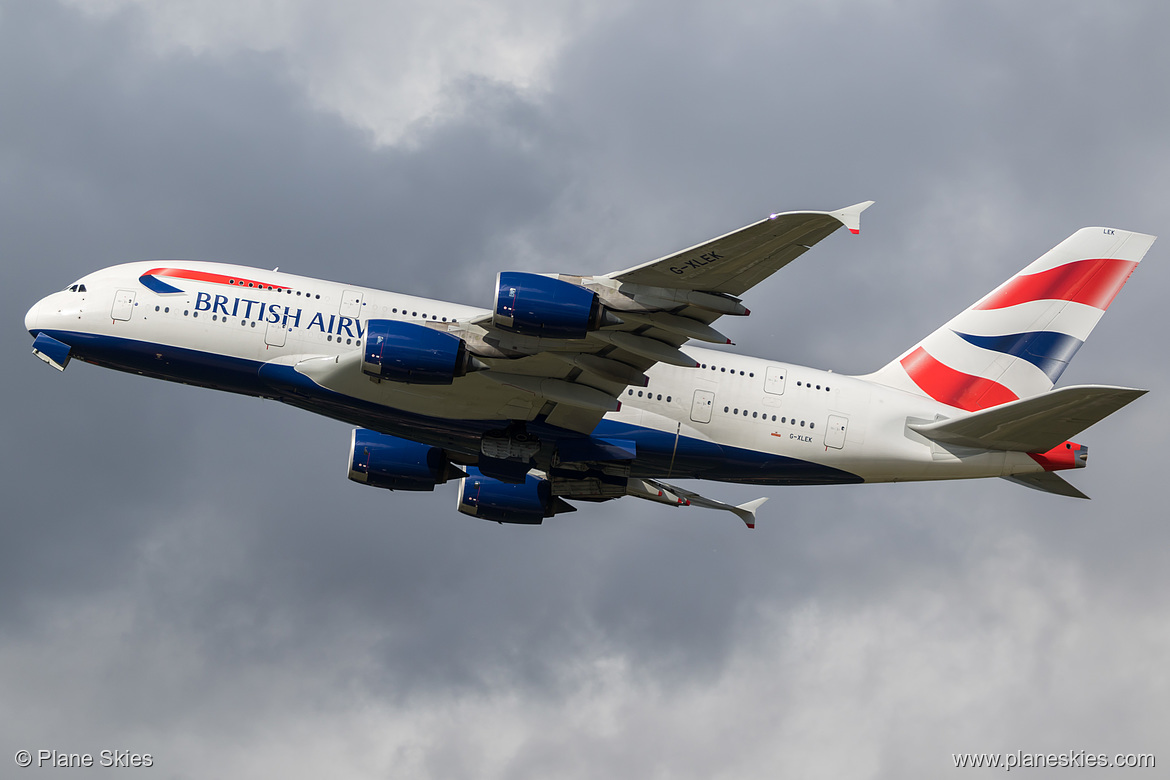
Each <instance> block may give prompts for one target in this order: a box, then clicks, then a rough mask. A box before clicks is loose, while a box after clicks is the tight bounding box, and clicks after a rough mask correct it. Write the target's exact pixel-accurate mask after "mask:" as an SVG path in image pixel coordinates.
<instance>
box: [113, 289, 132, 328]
mask: <svg viewBox="0 0 1170 780" xmlns="http://www.w3.org/2000/svg"><path fill="white" fill-rule="evenodd" d="M134 295H135V293H134V291H133V290H118V291H117V292H115V293H114V308H113V309H111V310H110V319H114V320H123V321H125V320H128V319H130V315H132V314H134Z"/></svg>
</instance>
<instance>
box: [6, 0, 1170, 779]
mask: <svg viewBox="0 0 1170 780" xmlns="http://www.w3.org/2000/svg"><path fill="white" fill-rule="evenodd" d="M729 6H730V7H729ZM1167 30H1170V5H1167V4H1166V3H1164V2H1160V1H1151V2H1125V3H1100V2H1083V3H1077V2H1029V3H1018V2H987V3H930V2H899V3H889V2H847V1H846V0H839V1H836V2H811V1H810V2H777V1H776V0H769V1H768V2H764V1H763V0H757V1H754V2H743V3H736V4H727V3H715V2H708V3H702V2H665V1H662V2H624V3H618V2H603V3H589V2H573V1H571V0H514V1H513V0H503V1H500V2H491V3H484V2H476V1H474V0H464V1H462V2H461V1H459V0H454V1H451V2H442V1H436V2H430V3H426V4H421V3H386V2H380V1H376V0H368V1H367V2H362V1H361V0H351V1H350V2H324V1H320V2H314V1H313V0H283V1H281V0H274V1H272V2H264V3H258V2H253V3H241V2H239V1H238V0H230V1H228V0H222V1H221V0H201V1H200V2H191V1H189V0H174V1H168V0H159V2H146V1H145V0H138V1H135V0H94V1H93V2H80V1H78V2H63V3H57V2H44V1H43V0H37V1H36V2H34V1H33V0H23V1H22V0H0V273H2V276H0V305H2V311H3V312H5V321H6V323H7V327H5V328H3V329H0V348H2V349H3V356H4V359H5V362H6V364H7V366H8V368H7V370H6V371H5V374H4V377H5V381H4V383H3V389H2V391H0V392H3V398H4V405H3V406H4V410H5V411H4V412H3V416H2V417H0V425H2V427H0V480H2V482H0V485H2V487H3V493H2V494H3V502H4V504H3V506H4V511H3V513H2V514H3V518H4V519H3V521H2V528H3V537H2V541H0V735H2V736H0V749H2V750H0V762H9V761H11V760H12V756H13V754H14V753H15V751H17V750H19V749H29V750H33V751H34V752H35V751H36V750H38V749H41V748H44V749H54V748H55V749H58V750H62V751H69V752H91V753H93V754H95V755H96V754H97V753H98V752H99V751H101V750H105V749H111V750H114V749H116V750H131V751H137V752H141V753H150V754H152V755H153V757H154V764H155V766H154V768H153V769H152V770H150V772H151V773H152V776H154V777H167V778H203V777H223V778H251V777H257V776H271V777H275V776H282V777H292V778H319V777H355V778H375V777H395V778H398V777H404V778H443V779H444V780H446V779H448V778H550V777H566V778H613V777H670V778H713V777H720V778H737V779H738V778H775V777H804V778H840V777H855V778H905V777H937V776H941V775H943V774H946V773H948V772H951V771H956V770H953V762H952V758H951V754H952V753H955V752H985V751H988V752H990V751H994V752H1015V751H1016V750H1023V751H1024V752H1036V753H1039V752H1044V753H1048V752H1060V751H1069V750H1074V751H1075V750H1086V751H1089V752H1092V753H1116V752H1125V753H1131V752H1132V753H1154V754H1156V756H1157V760H1158V765H1159V769H1158V770H1156V771H1153V772H1150V771H1147V772H1142V771H1140V770H1133V771H1135V772H1136V773H1137V774H1136V775H1135V776H1138V775H1140V776H1142V777H1146V776H1155V775H1159V776H1161V775H1163V773H1165V772H1166V769H1165V767H1168V766H1170V736H1168V735H1170V672H1168V671H1167V664H1166V659H1167V658H1170V567H1168V566H1167V565H1166V556H1167V550H1168V548H1170V524H1167V522H1166V520H1165V509H1164V505H1165V494H1164V493H1163V491H1162V487H1163V486H1164V483H1165V479H1166V476H1165V469H1166V462H1165V456H1164V449H1165V446H1164V445H1165V442H1166V438H1167V422H1168V419H1170V400H1168V399H1170V392H1168V389H1170V370H1168V368H1167V361H1166V346H1165V345H1166V343H1167V333H1166V330H1167V327H1166V322H1167V318H1166V306H1165V291H1166V290H1167V289H1170V262H1167V260H1168V258H1167V249H1168V248H1170V229H1168V227H1170V221H1168V219H1167V204H1168V203H1170V185H1168V182H1170V146H1168V144H1170V105H1168V102H1167V86H1166V85H1167V80H1168V78H1170V47H1168V46H1167V45H1166V33H1167ZM869 199H873V200H875V201H877V204H876V205H875V206H874V207H873V208H871V209H870V210H869V211H867V212H866V213H865V215H864V218H863V221H862V232H861V235H860V236H856V237H854V236H849V235H841V234H835V235H834V236H832V237H831V238H830V239H828V240H826V241H825V242H823V243H822V244H820V245H818V246H817V247H816V248H815V250H814V251H812V252H809V253H808V254H806V255H805V256H803V257H802V258H801V259H800V260H799V261H798V262H796V263H794V264H793V265H792V266H790V267H788V268H786V269H784V271H783V272H781V273H780V274H778V275H776V276H774V277H773V278H772V279H770V280H768V281H766V282H765V283H763V284H762V285H760V286H759V287H758V288H756V289H755V290H753V291H751V292H750V293H749V294H748V296H747V299H746V303H747V304H748V306H749V307H750V308H751V309H752V311H753V314H752V317H751V318H749V319H748V320H744V321H740V320H737V321H735V322H725V323H724V325H723V326H721V327H722V328H723V329H724V330H726V331H727V333H728V335H729V336H731V337H732V338H733V339H734V340H735V341H736V342H737V343H738V347H736V349H737V350H739V351H742V352H744V353H747V354H753V355H758V356H761V357H766V358H774V359H781V360H790V361H794V362H798V363H804V364H809V365H813V366H816V367H820V368H831V369H833V370H834V371H838V372H850V373H864V372H868V371H871V370H873V369H875V368H877V367H878V366H880V365H882V364H884V363H885V362H887V361H888V360H889V359H891V358H892V357H894V356H896V355H897V354H898V353H900V352H901V351H902V350H903V349H905V348H906V347H908V346H909V345H911V344H913V343H914V342H915V341H917V340H918V339H919V338H920V337H922V336H923V335H925V334H926V333H928V332H930V331H931V330H933V329H934V328H935V327H937V326H938V325H939V324H941V323H942V322H944V321H945V320H946V319H947V318H949V317H950V316H951V315H952V314H954V313H955V312H957V311H959V310H960V309H962V308H964V307H965V306H967V305H968V304H969V303H970V302H972V301H973V300H975V299H976V298H978V297H979V296H981V295H982V294H984V293H985V292H987V291H988V290H990V289H991V288H992V287H994V286H995V285H997V284H999V283H1000V282H1001V281H1002V280H1003V279H1005V278H1007V277H1008V276H1010V275H1012V274H1014V273H1015V272H1016V271H1017V270H1019V269H1020V268H1022V267H1023V266H1024V265H1025V264H1027V263H1028V262H1030V261H1031V260H1033V259H1034V258H1036V257H1037V256H1039V255H1040V254H1042V253H1043V252H1045V251H1046V250H1047V249H1049V248H1050V247H1052V246H1053V245H1055V244H1056V243H1058V242H1059V241H1061V240H1062V239H1064V238H1065V237H1066V236H1067V235H1069V234H1070V233H1072V232H1073V231H1075V230H1076V229H1078V228H1080V227H1083V226H1086V225H1108V226H1112V227H1117V228H1124V229H1129V230H1137V231H1142V232H1147V233H1154V234H1163V235H1164V237H1163V238H1162V240H1161V241H1160V242H1158V243H1156V244H1155V245H1154V247H1153V249H1152V250H1151V251H1150V253H1149V255H1147V257H1146V262H1145V263H1144V264H1143V265H1142V266H1141V267H1140V268H1139V269H1138V271H1137V272H1136V274H1135V275H1134V276H1133V277H1132V279H1131V281H1130V284H1129V285H1128V286H1127V287H1126V289H1125V290H1124V291H1123V292H1122V293H1121V295H1119V296H1118V298H1117V300H1116V301H1115V304H1114V306H1113V308H1112V309H1111V311H1110V312H1109V314H1108V316H1106V317H1105V318H1104V319H1103V321H1102V323H1101V325H1100V326H1099V327H1098V328H1097V330H1096V331H1095V332H1094V334H1093V336H1092V338H1090V339H1089V341H1088V343H1087V344H1086V346H1085V347H1084V348H1083V349H1082V350H1081V351H1080V352H1079V353H1078V356H1077V359H1076V361H1075V362H1074V363H1073V365H1072V367H1071V368H1070V370H1069V371H1068V372H1067V373H1066V374H1065V375H1064V377H1063V378H1062V382H1061V383H1062V384H1074V383H1082V382H1104V383H1116V384H1123V385H1129V386H1137V387H1144V388H1149V389H1150V390H1151V392H1150V393H1149V395H1147V396H1146V397H1144V398H1142V399H1141V400H1139V401H1138V402H1136V403H1134V404H1133V405H1132V406H1131V407H1128V408H1126V409H1125V410H1123V411H1121V412H1119V413H1118V414H1117V415H1115V416H1114V417H1112V418H1110V419H1109V420H1107V421H1106V422H1104V423H1102V424H1100V425H1098V426H1096V427H1094V428H1092V429H1090V430H1089V431H1087V432H1086V433H1084V434H1082V435H1081V436H1080V437H1078V440H1080V441H1083V442H1084V443H1086V444H1088V445H1089V446H1090V448H1091V450H1092V455H1093V458H1092V460H1091V465H1090V468H1088V469H1087V470H1084V471H1080V472H1077V473H1076V474H1075V475H1073V476H1072V481H1074V482H1075V483H1076V484H1077V485H1078V487H1080V488H1081V489H1083V490H1084V491H1085V492H1087V493H1088V494H1089V495H1091V496H1093V499H1094V500H1093V501H1089V502H1086V501H1080V502H1078V501H1075V500H1072V499H1064V498H1060V497H1056V496H1050V495H1044V494H1041V493H1037V492H1035V491H1030V490H1027V489H1024V488H1021V487H1019V486H1015V485H1012V484H1009V483H1007V482H1005V481H1003V480H990V481H978V482H969V483H957V482H955V483H941V484H935V485H931V484H900V485H863V486H846V487H808V488H769V489H762V490H761V489H758V488H744V487H739V486H730V485H717V484H705V485H703V486H702V489H703V490H704V491H705V492H706V493H708V494H710V495H711V496H713V497H716V498H721V499H724V500H730V501H734V502H740V501H745V500H749V499H751V498H755V497H757V496H760V495H767V496H769V497H770V498H771V500H770V501H769V502H768V503H767V504H766V505H765V506H764V507H763V509H762V510H761V512H760V520H759V527H758V528H757V530H756V531H754V532H748V531H746V530H745V529H744V528H743V527H742V524H740V523H739V521H738V520H736V519H735V518H733V517H731V516H730V515H724V514H723V513H716V512H709V511H704V510H699V509H688V510H671V509H668V508H666V507H660V506H658V505H654V504H650V503H647V502H638V501H635V500H634V499H625V500H623V501H620V502H613V503H609V504H605V505H599V506H589V505H583V506H582V507H581V510H580V511H578V512H577V513H575V514H572V515H566V516H563V517H557V518H553V519H552V520H549V521H546V523H545V525H544V526H543V527H539V528H525V527H511V526H499V525H496V524H491V523H485V522H482V521H478V520H475V519H474V518H470V517H467V516H464V515H461V514H459V513H457V512H456V511H455V496H454V492H455V491H454V486H453V485H446V486H440V487H439V488H438V489H437V490H436V491H435V492H434V493H417V494H412V493H398V492H396V493H390V492H386V491H379V490H375V489H371V488H367V487H364V486H359V485H356V484H354V483H351V482H349V481H348V480H346V478H345V474H346V465H347V464H346V457H347V452H346V448H347V445H348V442H349V431H348V428H347V427H346V426H345V425H342V424H340V423H335V422H332V421H329V420H325V419H323V418H316V417H313V416H311V415H309V414H307V413H304V412H300V411H297V410H293V409H290V408H284V407H281V406H279V405H277V404H275V403H272V402H262V401H258V400H255V399H248V398H241V397H235V396H230V395H226V394H218V393H214V392H211V391H207V390H198V389H193V388H189V387H184V386H177V385H170V384H167V383H162V382H157V381H154V380H147V379H143V378H140V377H135V376H131V375H125V374H119V373H116V372H111V371H106V370H104V369H99V368H95V367H92V366H88V365H84V364H79V363H74V364H73V365H71V366H70V367H69V369H68V371H66V372H65V373H64V374H57V373H56V372H54V371H52V370H50V369H49V368H48V367H46V366H45V365H43V364H41V363H40V362H38V361H37V360H36V359H35V358H34V357H33V356H32V355H31V354H30V339H29V337H28V334H27V333H25V332H24V330H23V327H22V319H23V315H24V312H25V311H26V310H27V308H28V307H29V306H30V305H31V304H32V303H33V302H34V301H35V300H37V299H38V298H40V297H41V296H43V295H45V294H47V293H49V292H51V291H53V290H57V289H60V288H62V287H64V286H65V285H67V284H69V283H70V282H72V281H74V280H75V279H76V278H78V277H80V276H82V275H84V274H85V273H88V272H89V271H92V270H96V269H98V268H101V267H104V266H108V265H112V264H114V263H119V262H127V261H132V260H142V259H154V258H191V259H200V260H220V261H227V262H234V263H242V264H250V265H256V266H260V267H268V268H271V267H273V266H277V265H279V266H280V267H281V269H282V270H286V271H290V272H293V273H298V274H304V275H308V276H319V277H325V278H331V279H336V280H338V281H347V282H352V283H355V284H363V285H368V286H371V287H381V288H389V289H395V290H399V291H402V292H408V293H413V294H418V295H425V296H432V297H444V298H448V299H453V300H457V301H460V302H463V303H469V304H475V305H483V306H486V305H488V303H489V301H490V299H491V286H492V283H493V279H494V276H495V274H496V273H497V271H499V270H507V269H516V270H537V271H563V272H574V273H604V272H608V271H612V270H616V269H620V268H624V267H628V266H631V265H634V264H636V263H640V262H644V261H646V260H650V259H653V258H655V257H658V256H661V255H664V254H666V253H668V252H671V251H674V250H677V249H679V248H682V247H684V246H688V245H690V244H693V243H695V242H698V241H701V240H703V239H706V238H709V237H711V236H714V235H717V234H719V233H722V232H725V231H727V230H731V229H734V228H736V227H739V226H741V225H744V224H747V223H749V222H752V221H755V220H756V219H759V218H761V217H763V216H765V215H767V214H769V213H771V212H773V211H781V210H798V209H836V208H840V207H843V206H846V205H849V204H852V203H855V202H858V201H861V200H869ZM0 766H7V767H9V769H6V770H4V771H3V772H0V774H3V775H4V776H22V774H21V773H20V771H19V770H17V769H16V768H15V767H14V765H12V764H10V763H0ZM27 771H29V772H31V771H32V770H27ZM75 771H76V770H75ZM967 771H970V770H967ZM1064 771H1065V772H1067V771H1068V770H1064ZM971 774H972V776H976V777H978V776H991V775H992V774H998V773H987V774H983V775H981V774H980V773H979V772H972V773H971ZM1027 774H1028V777H1048V776H1052V777H1056V776H1058V775H1060V774H1061V770H1053V771H1051V772H1044V771H1038V770H1033V771H1031V772H1029V773H1027ZM1079 774H1081V775H1085V776H1102V775H1101V774H1100V773H1098V774H1094V773H1093V770H1088V769H1081V770H1079Z"/></svg>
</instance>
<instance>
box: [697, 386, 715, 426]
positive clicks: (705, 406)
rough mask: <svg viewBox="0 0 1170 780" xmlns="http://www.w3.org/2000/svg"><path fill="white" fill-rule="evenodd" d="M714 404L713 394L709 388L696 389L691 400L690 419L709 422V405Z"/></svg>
mask: <svg viewBox="0 0 1170 780" xmlns="http://www.w3.org/2000/svg"><path fill="white" fill-rule="evenodd" d="M714 404H715V394H714V393H712V392H711V391H710V390H696V391H695V398H694V400H693V401H691V419H692V420H694V421H695V422H701V423H709V422H711V407H712V406H714Z"/></svg>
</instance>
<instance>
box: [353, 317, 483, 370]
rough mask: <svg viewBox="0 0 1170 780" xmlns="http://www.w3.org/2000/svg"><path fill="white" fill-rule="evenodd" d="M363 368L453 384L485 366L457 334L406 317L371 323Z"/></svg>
mask: <svg viewBox="0 0 1170 780" xmlns="http://www.w3.org/2000/svg"><path fill="white" fill-rule="evenodd" d="M366 327H367V333H366V345H365V353H364V354H363V356H362V372H363V373H365V374H368V375H369V376H372V377H376V378H378V379H389V380H391V381H393V382H406V383H408V384H415V385H449V384H451V383H452V382H454V381H455V378H456V377H460V376H463V375H464V374H466V373H467V372H468V371H471V370H475V369H476V368H479V367H482V366H481V365H477V364H478V361H476V360H475V358H474V357H473V356H472V355H471V353H470V352H468V351H467V345H466V344H465V343H464V342H463V340H462V339H460V338H459V337H457V336H452V335H451V334H450V333H444V332H443V331H441V330H434V329H432V328H428V327H425V326H423V325H418V324H416V323H413V322H403V321H402V320H370V321H369V323H367V326H366Z"/></svg>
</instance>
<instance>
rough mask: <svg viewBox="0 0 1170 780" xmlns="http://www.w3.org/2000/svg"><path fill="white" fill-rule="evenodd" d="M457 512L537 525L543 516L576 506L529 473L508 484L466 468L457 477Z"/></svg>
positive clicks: (544, 480) (498, 521)
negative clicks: (463, 472)
mask: <svg viewBox="0 0 1170 780" xmlns="http://www.w3.org/2000/svg"><path fill="white" fill-rule="evenodd" d="M459 511H460V512H462V513H463V514H465V515H471V516H472V517H478V518H481V519H483V520H491V521H493V522H497V523H523V524H526V525H539V524H540V523H542V522H543V521H544V518H546V517H552V516H553V515H555V514H559V513H561V512H575V511H576V508H575V507H573V506H572V505H571V504H569V503H567V502H565V501H564V499H562V498H560V497H558V496H554V495H553V494H552V484H551V483H550V482H549V481H548V480H547V479H544V478H542V477H534V476H532V475H531V474H530V475H528V476H527V477H525V478H524V482H522V483H519V484H510V483H507V482H501V481H500V480H498V479H492V478H491V477H485V476H484V475H483V474H481V473H480V472H479V469H476V468H473V467H471V466H468V467H467V476H466V477H464V478H463V479H461V480H459Z"/></svg>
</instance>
